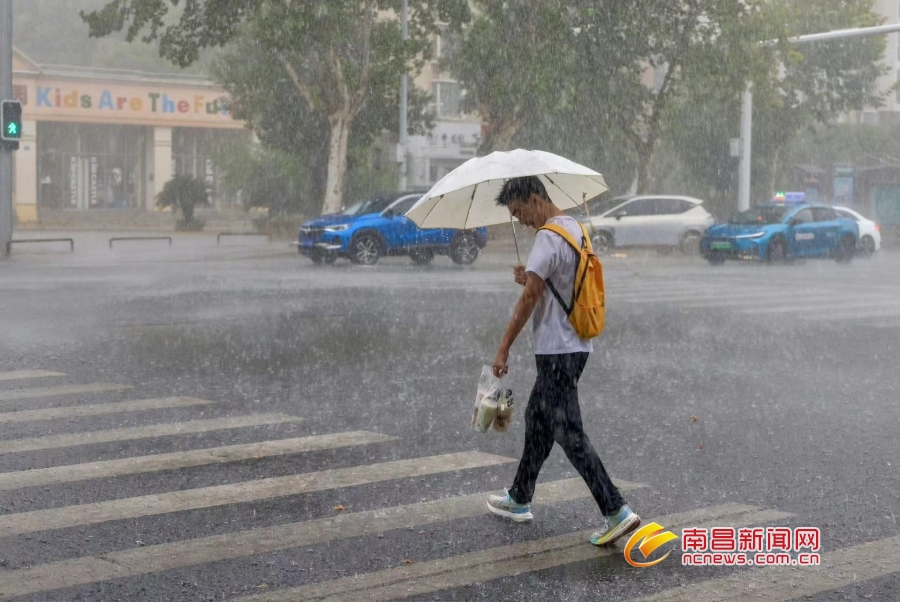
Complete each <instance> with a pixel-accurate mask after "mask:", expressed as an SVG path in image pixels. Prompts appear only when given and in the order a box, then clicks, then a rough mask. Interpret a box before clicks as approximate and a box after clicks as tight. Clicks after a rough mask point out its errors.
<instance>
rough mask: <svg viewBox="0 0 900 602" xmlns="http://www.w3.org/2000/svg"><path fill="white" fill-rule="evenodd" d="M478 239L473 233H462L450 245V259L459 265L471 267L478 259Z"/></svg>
mask: <svg viewBox="0 0 900 602" xmlns="http://www.w3.org/2000/svg"><path fill="white" fill-rule="evenodd" d="M480 251H481V249H480V248H479V247H478V239H477V238H476V237H475V235H474V234H472V233H471V232H460V233H459V234H457V235H456V236H455V237H454V238H453V242H451V243H450V259H452V260H453V263H456V264H458V265H471V264H473V263H475V260H476V259H478V253H479V252H480Z"/></svg>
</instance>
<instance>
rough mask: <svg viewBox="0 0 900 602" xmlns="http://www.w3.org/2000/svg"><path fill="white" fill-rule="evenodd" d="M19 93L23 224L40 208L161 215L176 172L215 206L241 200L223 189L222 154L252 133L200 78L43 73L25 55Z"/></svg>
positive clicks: (17, 70)
mask: <svg viewBox="0 0 900 602" xmlns="http://www.w3.org/2000/svg"><path fill="white" fill-rule="evenodd" d="M13 93H14V96H15V97H16V98H17V99H18V100H20V101H21V102H22V105H23V118H24V124H23V126H24V128H23V129H24V136H23V138H22V141H21V143H20V148H19V150H18V151H16V152H15V153H13V157H14V158H13V161H14V176H13V204H14V207H15V211H16V216H17V218H18V220H19V221H20V222H30V221H36V220H37V219H38V215H39V211H41V210H45V209H46V210H65V211H90V210H92V209H125V208H131V209H144V210H155V198H156V195H157V193H158V192H159V191H160V190H161V189H162V187H163V186H164V185H165V183H166V182H168V181H169V180H170V179H171V178H172V176H173V175H176V174H183V173H188V174H192V175H194V176H196V177H199V178H201V179H203V180H204V181H205V182H206V183H207V188H208V190H209V193H210V198H211V200H212V202H213V205H214V206H216V207H220V208H221V207H226V206H229V205H231V204H233V203H234V202H235V199H233V198H231V197H229V196H228V195H227V194H226V193H225V192H224V191H223V190H222V188H221V186H220V185H219V181H220V179H221V178H220V174H219V173H218V172H217V170H216V168H215V164H214V161H213V158H214V156H215V154H216V152H217V151H218V149H219V148H220V147H221V146H222V145H224V144H227V143H228V142H229V141H231V140H234V139H235V138H236V137H246V136H248V135H249V133H248V132H247V131H246V130H245V129H244V124H243V123H241V122H238V121H235V120H233V119H232V118H231V116H230V115H229V114H228V109H227V104H226V103H225V102H224V100H223V94H224V93H223V92H222V90H221V89H218V88H217V87H215V86H214V85H212V84H211V83H209V82H207V81H203V80H198V79H197V78H196V77H184V76H177V75H176V76H173V75H155V74H146V73H136V72H122V71H112V70H106V69H83V68H68V67H56V66H54V67H44V66H40V65H37V64H36V63H34V62H33V61H31V60H30V59H28V57H26V56H24V55H23V54H21V53H20V52H16V53H15V56H14V60H13Z"/></svg>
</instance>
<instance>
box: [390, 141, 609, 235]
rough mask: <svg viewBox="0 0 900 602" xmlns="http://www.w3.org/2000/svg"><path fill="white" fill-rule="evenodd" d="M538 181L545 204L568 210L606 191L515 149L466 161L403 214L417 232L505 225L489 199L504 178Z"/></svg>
mask: <svg viewBox="0 0 900 602" xmlns="http://www.w3.org/2000/svg"><path fill="white" fill-rule="evenodd" d="M521 176H538V177H539V178H540V179H541V181H542V182H543V183H544V187H545V188H546V189H547V194H548V195H549V196H550V200H551V201H553V203H554V204H555V205H556V206H557V207H559V208H560V209H563V210H565V209H572V208H575V207H577V206H579V205H581V204H582V203H583V202H584V201H585V200H588V199H592V198H594V197H595V196H597V195H598V194H602V193H604V192H606V191H607V190H609V186H607V185H606V181H605V180H604V179H603V176H602V175H600V174H599V173H597V172H596V171H594V170H592V169H588V168H587V167H585V166H584V165H579V164H578V163H575V162H574V161H569V160H568V159H566V158H564V157H560V156H559V155H554V154H553V153H546V152H544V151H529V150H522V149H517V150H514V151H510V152H500V151H497V152H493V153H491V154H489V155H487V156H486V157H477V158H475V159H469V160H468V161H466V162H465V163H463V164H462V165H460V166H459V167H457V168H456V169H454V170H453V171H451V172H450V173H448V174H447V175H446V176H444V177H443V178H442V179H441V181H439V182H438V183H437V184H435V185H434V187H433V188H432V189H431V190H429V191H428V193H426V194H425V196H423V197H422V198H421V199H419V201H418V202H417V203H416V204H415V205H413V206H412V208H411V209H410V210H409V211H407V212H406V216H407V217H408V218H410V219H411V220H412V221H414V222H415V223H416V224H418V226H419V227H420V228H459V229H469V228H479V227H481V226H492V225H494V224H502V223H504V222H508V221H509V219H510V218H509V211H508V210H507V209H506V207H498V206H497V204H496V202H495V199H496V198H497V195H498V194H500V190H501V189H502V188H503V183H504V182H506V181H507V180H509V179H510V178H518V177H521Z"/></svg>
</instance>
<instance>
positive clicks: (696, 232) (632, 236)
mask: <svg viewBox="0 0 900 602" xmlns="http://www.w3.org/2000/svg"><path fill="white" fill-rule="evenodd" d="M702 204H703V201H702V200H700V199H695V198H693V197H688V196H672V195H642V196H620V197H614V198H609V199H604V198H602V197H601V198H596V199H594V200H591V201H588V212H589V213H590V218H591V222H592V223H593V226H594V233H593V234H592V235H591V241H592V243H593V246H594V252H595V253H597V254H598V255H601V254H603V253H606V252H608V251H609V250H610V249H611V248H613V247H663V248H668V249H671V248H674V247H678V248H680V249H681V251H682V252H683V253H685V254H686V255H695V254H697V252H698V250H699V244H700V237H701V236H702V235H703V232H704V231H705V230H706V229H707V228H708V227H710V226H712V225H713V223H714V222H715V219H714V218H713V216H712V215H710V214H709V213H708V212H707V211H706V209H704V208H703V207H702ZM568 213H569V214H570V215H572V217H575V218H578V219H580V220H581V221H582V222H583V223H584V224H585V226H587V227H588V231H590V224H589V223H588V221H587V214H586V213H585V211H584V210H583V209H582V208H580V207H579V208H578V209H573V210H570V211H569V212H568Z"/></svg>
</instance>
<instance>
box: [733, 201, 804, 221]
mask: <svg viewBox="0 0 900 602" xmlns="http://www.w3.org/2000/svg"><path fill="white" fill-rule="evenodd" d="M788 209H789V208H788V207H781V206H779V205H771V206H766V207H753V208H752V209H747V210H746V211H741V212H740V213H737V214H735V215H734V216H733V217H732V218H731V219H730V220H728V223H729V224H778V223H781V220H782V219H783V218H784V216H785V214H787V212H788Z"/></svg>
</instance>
